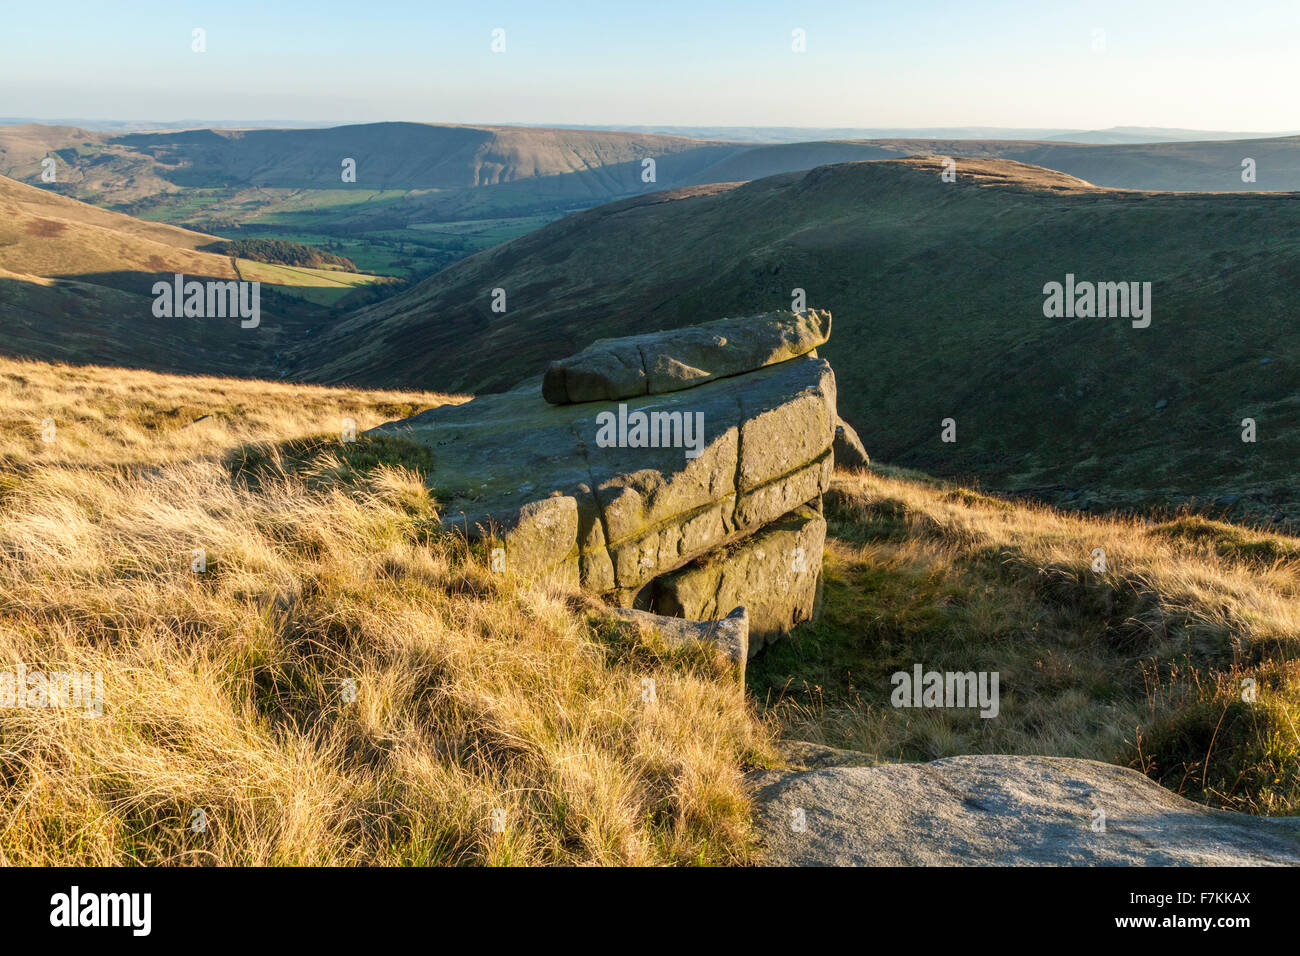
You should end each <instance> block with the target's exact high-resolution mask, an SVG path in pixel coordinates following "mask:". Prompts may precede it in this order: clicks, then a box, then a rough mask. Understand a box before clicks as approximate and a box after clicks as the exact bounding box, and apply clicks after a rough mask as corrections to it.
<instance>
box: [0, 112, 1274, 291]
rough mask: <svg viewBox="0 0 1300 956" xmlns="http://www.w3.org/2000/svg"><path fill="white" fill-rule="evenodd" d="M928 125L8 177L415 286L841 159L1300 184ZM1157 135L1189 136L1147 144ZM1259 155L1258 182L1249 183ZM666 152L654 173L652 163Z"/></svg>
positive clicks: (247, 149)
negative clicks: (996, 161) (541, 237)
mask: <svg viewBox="0 0 1300 956" xmlns="http://www.w3.org/2000/svg"><path fill="white" fill-rule="evenodd" d="M695 132H696V133H697V135H699V134H702V133H707V132H709V131H708V130H696V131H695ZM719 132H722V133H725V132H726V130H720V131H719ZM816 132H818V131H815V130H814V131H808V133H809V134H811V133H816ZM824 132H826V133H827V134H830V135H837V134H841V133H842V134H844V135H850V134H852V133H853V132H854V131H851V130H844V131H824ZM880 132H882V133H883V132H887V131H880ZM919 132H922V133H933V134H935V135H932V136H930V137H929V138H918V137H915V136H914V137H911V138H907V137H904V138H899V137H887V136H880V137H877V138H874V139H866V140H847V139H845V138H844V137H843V136H838V138H835V139H831V138H827V139H824V140H819V141H812V142H778V143H760V142H755V141H754V140H753V136H754V135H755V132H754V131H752V130H750V131H748V132H746V131H744V130H741V131H739V132H737V133H736V135H737V137H738V138H744V139H746V141H729V140H727V139H724V138H711V139H693V138H689V137H684V136H675V135H666V134H659V133H646V132H626V131H618V130H604V129H595V128H586V129H549V128H543V127H523V126H449V125H435V124H428V123H370V124H361V125H352V126H338V127H330V128H289V129H189V130H175V129H172V130H156V131H152V132H115V131H90V130H82V129H78V128H76V127H69V126H40V125H36V124H26V125H15V126H0V175H6V176H11V177H13V178H15V179H19V180H21V181H23V182H26V183H28V184H31V185H40V186H42V187H43V188H47V189H49V190H51V191H54V192H60V193H62V194H64V195H67V196H70V197H72V198H76V199H80V200H83V201H86V202H91V203H95V204H97V205H100V206H103V207H106V208H110V209H113V210H116V211H118V212H124V213H127V214H129V215H132V216H135V217H138V218H144V219H149V220H159V221H164V222H168V223H171V224H173V225H178V226H184V227H186V228H189V229H193V230H196V231H199V232H209V233H217V234H221V235H223V236H231V237H234V238H249V239H254V238H258V239H267V240H284V241H290V242H300V243H306V244H310V245H315V246H318V247H320V248H322V249H326V250H328V251H329V252H330V253H332V254H334V255H338V256H342V257H344V258H348V259H350V260H352V261H353V262H356V263H358V265H359V267H360V268H362V269H364V270H366V271H369V272H378V273H381V274H384V275H389V276H395V277H401V278H404V279H412V280H415V279H420V278H424V277H426V276H428V275H431V274H433V273H434V272H437V271H438V270H440V269H442V268H444V267H446V266H448V265H450V264H452V263H453V262H456V261H458V260H459V259H462V258H464V257H465V256H467V255H470V254H472V253H475V252H478V251H481V250H483V249H485V248H489V247H491V246H493V245H495V244H497V243H500V242H505V241H509V240H511V239H514V238H517V237H519V236H521V235H525V234H527V233H528V232H531V231H532V230H534V229H537V228H539V227H541V226H543V225H545V224H547V223H548V222H552V221H554V220H556V219H559V218H561V217H563V216H565V215H567V214H569V213H572V212H576V211H579V210H582V209H587V208H591V207H593V206H597V205H600V204H602V203H606V202H610V201H614V200H618V199H623V198H628V197H633V196H640V195H646V194H649V193H654V192H658V191H661V190H665V189H673V188H681V187H686V186H693V185H709V184H713V183H727V182H737V181H741V180H750V179H759V178H763V177H765V176H772V175H778V174H780V173H785V172H792V171H796V170H805V169H811V168H814V167H816V166H821V165H826V164H831V163H844V162H860V161H866V160H876V159H891V158H903V157H907V156H913V155H941V156H955V157H967V158H1002V159H1010V160H1014V161H1016V162H1023V163H1030V164H1033V165H1038V166H1043V167H1045V168H1049V169H1055V170H1058V171H1061V172H1065V173H1067V174H1069V175H1072V176H1078V177H1080V178H1083V179H1086V180H1088V181H1089V182H1092V183H1096V184H1098V185H1102V186H1112V187H1117V188H1132V189H1160V190H1180V191H1189V190H1190V191H1211V192H1220V191H1229V192H1232V191H1269V190H1288V189H1293V190H1300V137H1295V136H1289V137H1277V138H1273V139H1252V140H1242V141H1224V140H1222V138H1221V137H1222V136H1223V135H1226V134H1212V135H1211V134H1207V137H1206V139H1205V140H1204V141H1186V137H1189V136H1192V135H1193V131H1186V130H1182V131H1177V130H1175V131H1165V133H1164V134H1162V133H1161V131H1143V130H1140V129H1139V130H1112V131H1102V132H1103V133H1105V135H1104V136H1099V137H1094V138H1096V139H1100V140H1102V141H1103V142H1100V143H1098V144H1092V145H1088V144H1084V143H1077V142H1062V141H1060V140H1061V139H1063V138H1064V137H1066V136H1067V135H1068V134H1054V135H1052V136H1051V138H1050V139H1049V138H1048V135H1047V134H1052V133H1053V131H1042V133H1043V134H1044V136H1043V138H1042V139H1040V140H1038V141H1030V140H1026V139H1023V138H1022V139H993V138H990V137H991V136H993V135H995V134H996V135H1008V136H1009V135H1012V134H1017V133H1021V132H1023V131H1002V132H1001V133H998V131H984V132H987V133H988V134H989V135H988V136H985V137H984V138H982V139H969V138H964V137H966V136H970V135H977V134H979V133H980V132H981V131H979V130H965V131H955V132H954V133H953V135H949V136H946V137H944V136H939V135H938V134H940V133H943V132H944V131H940V130H935V131H919ZM1147 133H1149V134H1150V135H1151V136H1152V137H1153V138H1160V136H1164V138H1165V139H1166V140H1168V139H1172V138H1173V137H1172V136H1169V135H1165V134H1177V140H1176V141H1163V142H1150V143H1141V142H1138V141H1139V140H1140V139H1141V138H1142V136H1144V135H1146V134H1147ZM783 135H784V136H788V135H791V131H789V130H786V131H784V132H783ZM51 158H52V159H54V160H55V170H56V172H57V182H54V183H48V184H47V183H44V182H43V181H42V180H41V178H40V177H41V171H42V167H41V163H42V161H43V160H48V159H51ZM1248 158H1249V159H1252V160H1254V161H1255V164H1256V167H1255V169H1256V176H1255V179H1254V181H1252V182H1243V181H1242V162H1243V160H1245V159H1248ZM346 159H351V160H354V161H355V164H356V166H355V170H356V178H355V181H352V182H344V181H343V177H342V171H343V161H344V160H346ZM651 159H653V160H654V164H655V168H654V176H653V177H651V176H649V171H648V170H647V169H645V167H644V165H643V164H644V163H645V161H646V160H651ZM643 174H645V178H644V179H643Z"/></svg>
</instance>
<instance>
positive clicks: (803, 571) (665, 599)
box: [638, 505, 826, 657]
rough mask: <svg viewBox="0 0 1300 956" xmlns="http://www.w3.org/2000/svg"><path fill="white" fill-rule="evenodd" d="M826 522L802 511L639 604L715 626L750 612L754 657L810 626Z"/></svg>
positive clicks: (685, 572)
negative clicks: (734, 612) (731, 612)
mask: <svg viewBox="0 0 1300 956" xmlns="http://www.w3.org/2000/svg"><path fill="white" fill-rule="evenodd" d="M825 542H826V519H825V518H824V517H822V515H821V513H820V512H819V511H817V510H816V509H814V508H812V507H809V506H807V505H804V506H802V507H799V508H796V509H795V510H794V511H792V512H790V513H789V514H787V515H785V516H783V517H782V518H780V519H778V520H776V521H774V522H772V523H771V524H769V525H766V526H765V527H764V528H763V529H762V530H760V531H757V532H755V533H754V534H753V535H751V536H750V537H748V538H746V539H745V540H744V541H741V542H740V543H738V544H735V545H732V546H731V547H728V548H726V549H725V550H724V551H722V552H720V553H718V554H710V555H706V556H705V557H704V558H702V559H700V561H698V562H696V563H693V564H691V565H688V566H687V567H685V568H682V569H681V570H679V571H674V572H672V573H670V574H665V575H663V576H662V577H659V578H656V579H655V580H654V581H652V582H651V583H650V584H649V585H647V587H646V588H645V590H644V591H643V592H642V594H641V595H638V603H641V602H645V603H647V604H648V605H649V606H650V607H652V608H653V609H654V610H656V611H658V612H659V613H660V614H672V615H676V616H677V617H685V618H695V619H706V620H707V619H711V618H717V617H720V616H721V615H723V614H725V613H726V611H727V609H728V608H732V607H735V606H736V605H738V604H743V605H745V607H746V608H748V609H749V656H750V657H753V656H754V655H755V654H757V653H758V652H759V651H760V650H761V649H762V648H763V647H765V646H766V645H768V644H770V643H771V642H772V641H774V640H776V639H777V638H779V637H781V636H782V635H783V634H788V633H789V632H790V631H791V630H793V629H794V627H795V625H797V624H800V623H802V622H803V621H810V620H812V618H813V616H814V615H815V613H816V610H817V598H818V588H819V585H820V584H821V570H822V550H823V546H824V545H825Z"/></svg>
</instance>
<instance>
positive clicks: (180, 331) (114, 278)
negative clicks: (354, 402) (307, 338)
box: [0, 177, 376, 374]
mask: <svg viewBox="0 0 1300 956" xmlns="http://www.w3.org/2000/svg"><path fill="white" fill-rule="evenodd" d="M220 242H221V240H220V239H219V238H218V237H216V236H212V235H207V234H204V233H198V232H193V231H190V230H187V229H180V228H177V227H175V226H169V225H166V224H163V223H156V222H145V221H142V220H139V219H135V218H132V217H130V216H126V215H123V214H121V213H115V212H109V211H107V210H104V209H100V208H98V207H96V206H91V205H89V204H87V203H82V202H78V201H76V200H74V199H69V198H67V197H64V196H60V195H57V194H55V193H52V192H49V191H47V190H44V189H38V188H36V187H34V186H27V185H24V184H22V183H18V182H15V181H14V180H11V179H5V178H3V177H0V332H2V333H3V334H2V335H0V353H3V354H8V355H15V356H29V357H36V358H47V359H61V360H67V361H95V362H117V363H119V364H122V365H126V366H131V367H137V368H138V367H144V368H154V369H168V370H173V371H194V372H226V373H229V374H234V373H238V372H244V373H254V374H255V373H256V372H257V371H261V372H262V373H264V374H276V373H277V370H278V366H277V363H276V358H275V354H276V352H277V351H279V350H281V349H283V348H284V347H285V346H286V345H287V344H288V343H289V342H290V341H295V340H296V339H298V338H299V337H302V336H303V335H305V334H306V330H307V329H309V328H311V327H312V324H314V323H315V322H318V321H319V320H320V317H321V316H322V315H324V314H328V309H327V307H328V306H330V305H332V304H334V303H336V302H338V301H340V300H341V299H342V298H343V297H344V296H346V295H347V294H348V293H350V292H351V291H352V290H353V289H355V288H356V287H358V286H360V285H366V284H369V283H371V282H373V281H375V278H376V277H374V276H366V275H360V274H357V273H350V272H343V271H338V270H335V269H329V270H326V269H309V268H298V267H288V266H280V265H273V264H267V263H261V262H254V261H251V260H248V259H238V258H234V257H229V256H224V255H217V254H214V253H212V252H207V251H204V247H208V246H214V245H217V244H219V243H220ZM176 273H182V274H184V275H186V276H187V277H191V278H212V279H223V280H229V279H244V280H247V281H256V282H261V283H263V290H262V294H263V299H262V304H263V305H264V306H265V309H266V315H265V318H266V321H265V324H264V325H259V326H258V327H257V328H256V329H241V328H240V326H239V321H238V320H237V319H236V320H234V321H227V320H222V319H213V320H203V319H192V318H191V319H171V318H158V317H155V316H154V314H153V300H154V296H153V291H152V290H153V285H154V283H155V282H157V281H159V280H162V279H165V280H167V281H172V277H173V276H174V275H175V274H176Z"/></svg>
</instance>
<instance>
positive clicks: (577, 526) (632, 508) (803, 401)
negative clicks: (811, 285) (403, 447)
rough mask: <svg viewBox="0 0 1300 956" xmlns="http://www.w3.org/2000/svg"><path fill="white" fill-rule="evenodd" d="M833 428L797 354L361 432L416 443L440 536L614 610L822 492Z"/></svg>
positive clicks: (814, 379) (489, 398)
mask: <svg viewBox="0 0 1300 956" xmlns="http://www.w3.org/2000/svg"><path fill="white" fill-rule="evenodd" d="M638 413H640V415H641V416H643V418H641V419H638V417H637V416H638ZM688 416H689V419H688ZM639 420H640V421H644V422H646V423H647V426H646V427H645V428H643V429H641V430H639V431H638V430H637V429H635V428H634V427H633V426H632V423H633V422H636V421H639ZM688 420H689V422H690V423H691V425H692V426H698V428H695V427H692V428H691V430H690V431H689V432H688V431H687V422H688ZM835 424H836V415H835V377H834V374H833V373H832V371H831V369H830V366H829V365H828V364H827V363H826V362H825V361H824V360H822V359H818V358H814V357H810V356H804V357H800V358H796V359H792V360H789V361H785V362H781V363H779V364H776V365H770V366H767V367H764V368H761V369H759V370H758V371H754V372H751V373H749V374H746V375H743V376H737V377H730V378H720V379H717V380H714V381H707V382H706V383H705V384H703V385H699V386H697V387H695V388H690V389H688V390H685V391H677V392H671V393H665V394H655V395H645V396H642V397H640V398H629V399H628V400H627V401H625V402H603V403H594V402H588V403H583V404H581V405H552V404H549V403H547V402H546V401H544V400H543V399H542V397H541V396H540V395H539V394H538V388H537V383H536V382H535V381H534V382H529V383H526V384H524V385H522V386H520V387H519V388H517V389H515V390H513V391H511V392H506V393H503V394H498V395H485V396H481V397H478V398H475V399H474V400H473V401H470V402H467V403H465V404H463V405H453V406H442V407H440V408H434V409H430V410H428V411H426V412H423V413H421V414H420V415H416V416H414V417H412V418H408V419H404V420H402V421H398V422H390V423H388V424H385V425H381V426H380V427H379V428H377V429H375V431H376V432H379V433H383V434H391V435H400V436H403V437H406V438H409V439H412V440H415V441H418V442H420V443H422V444H424V445H426V446H427V447H428V448H429V449H430V451H431V452H432V455H433V468H432V470H431V471H430V473H429V475H428V478H427V481H428V484H429V485H430V488H431V489H432V490H433V492H434V496H435V497H436V499H437V500H438V503H439V506H440V513H441V515H442V520H443V523H444V526H445V527H448V528H449V529H450V528H460V529H463V530H464V531H465V532H466V533H467V534H468V535H469V536H470V537H474V538H477V537H483V536H489V537H494V538H499V540H500V541H502V542H503V544H504V547H505V551H506V562H507V566H508V567H510V568H513V569H514V570H517V571H521V572H523V573H526V574H542V573H547V574H558V575H559V576H560V577H561V579H562V580H564V581H565V582H566V583H570V584H578V583H581V585H582V586H583V587H585V588H587V589H589V590H593V591H597V592H602V593H604V592H609V593H612V594H614V595H615V596H616V597H617V598H618V600H619V601H620V603H628V602H630V600H631V597H632V595H633V594H635V592H636V590H638V589H640V588H641V587H642V586H643V585H645V584H646V583H647V582H648V581H650V580H651V579H653V578H655V577H657V576H659V575H660V574H663V573H665V572H667V571H671V570H675V569H676V568H679V567H681V566H683V565H684V564H686V563H688V562H689V561H691V560H693V559H695V558H696V557H699V556H700V555H702V554H704V553H706V552H708V551H711V550H713V549H715V548H718V547H720V546H722V545H725V544H728V543H730V542H732V541H735V540H738V539H739V538H742V537H744V536H746V535H748V534H750V533H752V532H753V531H754V530H756V529H758V528H760V527H762V526H763V525H765V524H767V523H769V522H772V521H774V520H776V519H778V518H780V517H781V516H782V515H784V514H786V513H787V512H789V511H791V510H792V509H794V508H796V507H798V506H799V505H801V504H803V503H805V502H807V501H810V500H813V499H814V498H818V497H820V495H821V494H822V493H823V492H824V491H825V490H826V489H827V488H828V487H829V483H830V474H831V468H832V467H833V463H832V456H831V444H832V442H833V440H834V430H835ZM688 437H689V438H691V439H692V441H691V442H690V443H689V446H686V441H685V440H686V439H687V438H688ZM656 446H658V447H656ZM665 446H667V447H665ZM688 452H689V454H688Z"/></svg>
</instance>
